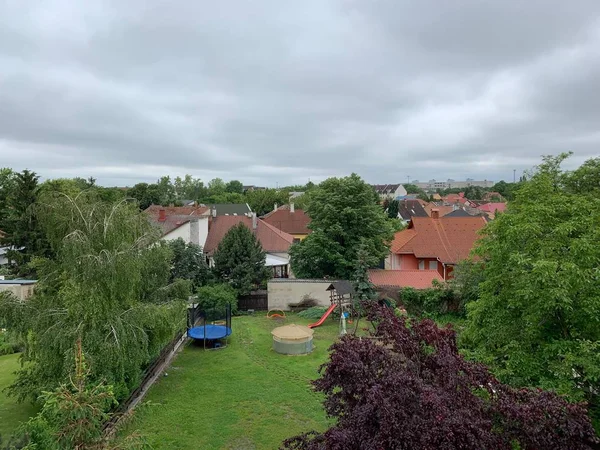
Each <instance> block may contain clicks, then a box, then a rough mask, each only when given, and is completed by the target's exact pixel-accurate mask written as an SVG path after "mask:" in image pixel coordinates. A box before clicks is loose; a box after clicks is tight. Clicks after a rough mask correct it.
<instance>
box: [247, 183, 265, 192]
mask: <svg viewBox="0 0 600 450" xmlns="http://www.w3.org/2000/svg"><path fill="white" fill-rule="evenodd" d="M243 189H244V193H246V192H252V191H264V190H266V189H267V188H266V187H264V186H254V185H248V186H244V187H243Z"/></svg>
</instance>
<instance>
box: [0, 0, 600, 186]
mask: <svg viewBox="0 0 600 450" xmlns="http://www.w3.org/2000/svg"><path fill="white" fill-rule="evenodd" d="M567 150H572V151H574V152H575V156H574V157H573V158H572V159H571V161H570V162H569V164H568V166H570V167H572V166H574V165H576V164H579V163H581V162H582V161H584V160H585V159H588V158H590V157H595V156H599V155H600V1H599V0H589V1H583V0H582V1H577V0H576V1H568V2H567V1H564V0H555V1H550V0H527V1H521V0H518V1H517V0H514V1H507V0H504V1H500V0H495V1H482V0H473V1H458V0H452V1H446V0H437V1H423V0H421V1H419V2H415V1H400V0H390V1H383V0H345V1H342V0H340V1H335V0H315V1H293V2H292V1H285V0H273V1H263V0H255V1H249V0H235V1H214V0H213V1H199V0H193V1H190V0H185V1H179V0H169V1H160V2H159V1H152V0H139V1H138V0H115V1H107V2H102V1H74V0H46V1H43V2H40V1H26V0H5V1H3V2H0V167H2V166H8V167H13V168H14V169H17V170H21V169H24V168H29V169H32V170H35V171H37V172H38V173H39V174H40V175H42V176H43V177H44V178H49V177H59V176H60V177H72V176H83V177H87V176H90V175H91V176H94V177H96V178H97V179H98V181H99V182H100V183H101V184H104V185H133V184H135V183H136V182H139V181H153V180H155V179H156V178H158V177H159V176H160V175H166V174H168V175H171V176H176V175H183V174H185V173H191V174H192V175H194V176H196V177H200V178H202V179H205V180H209V179H211V178H214V177H221V178H224V179H226V180H228V179H234V178H235V179H239V180H241V181H243V182H244V183H247V184H259V185H268V186H275V185H276V183H279V184H280V185H281V184H290V183H305V182H306V181H307V180H308V179H309V178H310V179H311V180H313V181H320V180H322V179H324V178H326V177H328V176H339V175H347V174H350V173H351V172H357V173H358V174H360V175H361V176H363V178H365V179H366V180H367V181H370V182H379V183H392V182H406V180H407V177H408V176H410V178H411V180H414V179H419V180H420V181H426V180H428V179H430V178H437V179H446V178H454V179H457V180H458V179H464V178H466V177H471V178H476V179H484V178H486V179H492V180H495V181H497V180H499V179H502V178H504V179H506V180H512V176H513V169H517V174H519V173H520V172H521V171H522V170H523V169H527V168H530V167H531V166H533V165H535V164H536V163H537V162H539V160H540V155H542V154H549V153H558V152H561V151H567ZM517 176H518V175H517Z"/></svg>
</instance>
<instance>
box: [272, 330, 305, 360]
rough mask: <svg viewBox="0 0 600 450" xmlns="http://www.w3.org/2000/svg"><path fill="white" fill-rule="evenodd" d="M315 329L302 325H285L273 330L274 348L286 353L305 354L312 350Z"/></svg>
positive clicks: (278, 351)
mask: <svg viewBox="0 0 600 450" xmlns="http://www.w3.org/2000/svg"><path fill="white" fill-rule="evenodd" d="M313 333H314V331H313V330H311V329H310V328H308V327H305V326H302V325H296V324H291V325H285V326H283V327H278V328H275V329H274V330H273V331H271V334H272V335H273V350H275V351H276V352H277V353H282V354H284V355H304V354H306V353H310V352H312V349H313V345H312V340H313Z"/></svg>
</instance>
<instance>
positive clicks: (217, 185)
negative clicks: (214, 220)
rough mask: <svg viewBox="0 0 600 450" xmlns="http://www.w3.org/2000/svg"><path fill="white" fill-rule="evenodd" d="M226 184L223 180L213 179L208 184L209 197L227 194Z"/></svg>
mask: <svg viewBox="0 0 600 450" xmlns="http://www.w3.org/2000/svg"><path fill="white" fill-rule="evenodd" d="M225 188H226V185H225V182H224V181H223V180H222V179H221V178H213V179H212V180H210V181H209V182H208V195H209V196H213V195H221V194H224V193H225Z"/></svg>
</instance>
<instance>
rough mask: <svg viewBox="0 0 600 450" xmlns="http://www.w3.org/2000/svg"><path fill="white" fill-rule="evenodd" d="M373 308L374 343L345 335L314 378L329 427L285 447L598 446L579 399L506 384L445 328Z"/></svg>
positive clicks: (391, 449) (312, 449)
mask: <svg viewBox="0 0 600 450" xmlns="http://www.w3.org/2000/svg"><path fill="white" fill-rule="evenodd" d="M373 309H374V310H375V312H376V314H373V311H371V317H370V319H371V320H372V322H373V323H374V324H376V325H375V331H374V332H372V334H371V336H370V339H365V338H356V337H352V336H350V335H347V336H344V337H343V338H342V339H341V340H340V341H339V342H337V343H335V344H334V345H333V346H332V347H331V350H332V352H331V354H330V359H329V362H328V363H326V364H325V365H324V366H322V367H321V368H320V372H321V377H320V378H319V379H318V380H316V381H315V382H314V386H315V388H316V390H317V391H319V392H322V393H323V394H324V395H325V401H324V407H325V411H326V413H327V415H328V416H329V417H331V418H334V419H335V423H334V425H333V426H332V427H331V428H329V429H328V430H327V431H325V432H323V433H315V432H311V433H307V434H303V435H300V436H297V437H294V438H291V439H288V440H287V441H285V442H284V443H283V448H287V449H298V450H299V449H302V450H325V449H365V450H366V449H389V450H395V449H413V448H445V449H453V448H478V449H479V448H481V449H483V448H486V449H492V448H493V449H506V450H509V449H514V448H521V449H542V448H543V449H556V450H558V449H564V450H567V449H569V450H571V449H573V450H575V449H580V450H584V449H591V448H592V446H593V445H594V444H596V443H598V442H599V441H598V439H597V438H596V437H595V434H594V430H593V428H592V425H591V423H590V420H589V417H588V416H587V407H586V405H585V404H584V403H569V402H567V401H566V400H565V399H564V398H563V397H560V396H559V395H557V394H555V393H552V392H547V391H542V390H530V389H514V388H512V387H509V386H507V385H505V384H502V383H500V382H499V381H498V380H497V379H496V378H495V377H494V376H493V375H491V374H490V372H489V371H488V370H487V368H486V367H485V366H484V365H482V364H479V363H473V362H469V361H466V360H465V359H464V358H463V357H462V356H461V355H460V354H459V353H458V348H457V345H456V339H455V333H454V331H453V330H452V329H451V328H439V327H437V326H436V325H435V323H434V322H433V321H431V320H429V319H425V320H420V321H411V322H409V321H408V319H407V318H406V317H401V318H398V317H395V316H394V314H393V312H392V311H391V310H390V309H389V308H373Z"/></svg>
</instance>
